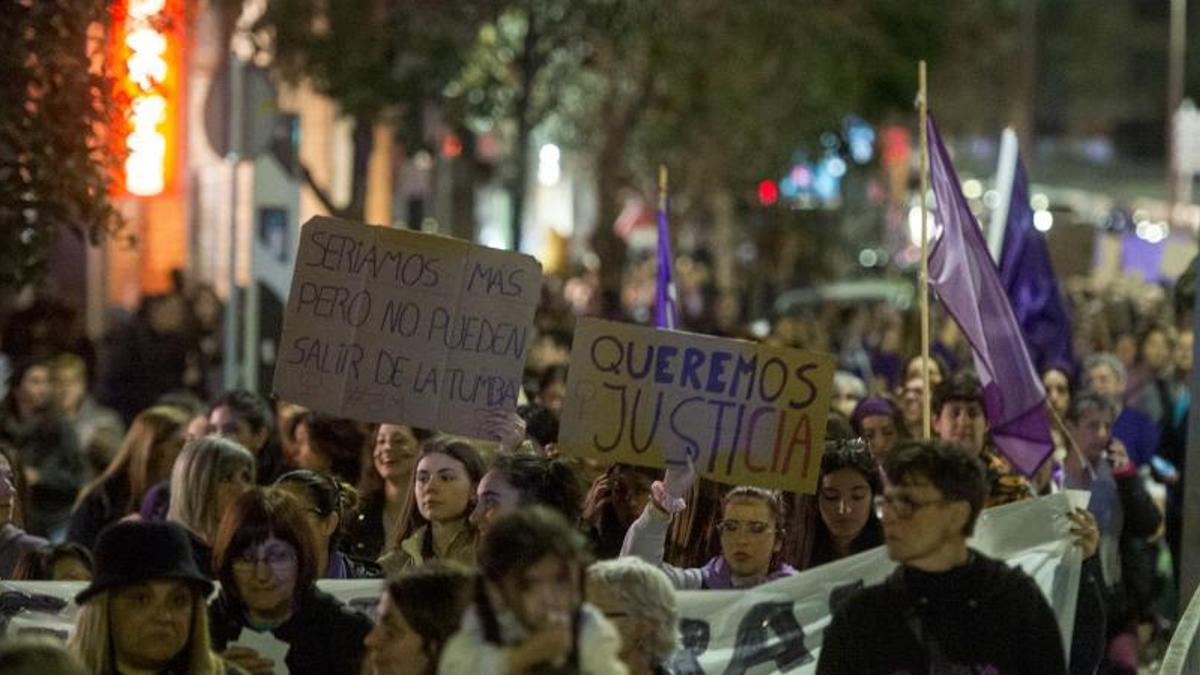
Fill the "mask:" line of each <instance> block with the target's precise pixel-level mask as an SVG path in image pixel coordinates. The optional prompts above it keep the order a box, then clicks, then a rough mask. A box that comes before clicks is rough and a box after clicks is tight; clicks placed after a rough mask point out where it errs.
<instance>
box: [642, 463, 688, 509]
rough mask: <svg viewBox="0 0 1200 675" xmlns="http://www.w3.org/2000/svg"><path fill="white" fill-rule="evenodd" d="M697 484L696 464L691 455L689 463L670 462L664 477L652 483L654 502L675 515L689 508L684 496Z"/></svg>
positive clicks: (651, 492) (651, 491)
mask: <svg viewBox="0 0 1200 675" xmlns="http://www.w3.org/2000/svg"><path fill="white" fill-rule="evenodd" d="M695 484H696V465H695V463H693V462H692V457H691V455H689V456H688V458H687V464H686V465H684V466H679V465H678V464H668V465H667V472H666V474H664V475H663V479H662V480H656V481H654V482H653V483H651V484H650V494H651V495H652V496H653V497H654V503H655V504H656V505H657V506H658V508H660V509H662V510H663V511H665V512H667V513H669V514H671V515H675V514H676V513H679V512H680V511H682V510H684V509H686V508H687V502H686V501H684V500H683V498H684V497H685V496H686V495H687V494H688V492H690V491H691V489H692V486H693V485H695Z"/></svg>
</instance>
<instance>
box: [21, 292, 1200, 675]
mask: <svg viewBox="0 0 1200 675" xmlns="http://www.w3.org/2000/svg"><path fill="white" fill-rule="evenodd" d="M549 286H550V288H551V290H547V292H546V299H545V300H544V302H543V303H542V306H541V308H540V309H539V313H538V316H537V319H536V324H537V325H536V328H537V330H538V334H539V337H538V338H537V339H535V340H533V341H532V342H531V344H532V348H531V352H530V356H529V362H528V372H527V374H526V377H525V387H524V389H525V390H524V391H523V392H522V396H521V405H520V406H519V408H518V410H517V411H516V413H513V414H509V415H505V416H501V419H498V422H497V429H498V431H497V433H496V439H495V440H493V441H489V442H483V441H476V440H472V439H466V438H461V437H456V436H451V435H448V434H444V433H440V432H439V431H437V430H431V429H418V428H413V427H410V426H406V425H403V424H368V423H364V422H361V421H358V420H352V419H343V418H338V417H335V416H331V415H328V414H324V413H322V412H319V411H310V410H305V409H304V408H303V407H301V406H299V405H297V404H295V403H292V402H288V401H282V400H271V399H269V398H266V397H264V396H262V395H260V394H258V393H255V392H252V391H247V390H242V389H235V390H231V391H225V392H215V391H209V390H207V388H206V387H205V386H199V383H200V382H201V380H196V381H189V380H188V375H187V374H188V372H190V369H189V366H188V358H187V357H186V354H187V349H183V354H184V358H183V361H182V362H181V364H182V365H183V367H182V368H180V369H178V372H176V373H175V376H174V377H172V378H168V377H165V374H164V373H163V372H161V371H159V372H156V373H153V375H154V377H153V378H150V379H154V380H155V381H154V382H153V383H151V382H148V381H146V380H145V379H139V377H140V375H139V374H138V373H137V372H131V371H130V370H129V368H130V365H129V361H130V359H145V358H150V357H152V356H153V355H154V354H156V353H159V352H162V351H163V350H167V349H168V348H171V349H174V348H175V347H178V345H176V344H175V342H174V341H173V340H159V339H160V338H163V336H164V335H165V334H168V333H169V332H170V331H169V330H168V328H167V326H168V324H170V325H175V326H179V325H184V324H188V323H189V322H193V321H195V319H181V318H180V317H179V313H180V312H181V311H183V310H181V309H180V307H179V306H176V305H175V304H174V303H173V302H168V301H164V305H162V306H155V307H150V308H148V309H147V316H148V318H147V320H145V321H143V322H140V323H139V324H138V327H137V328H136V329H124V330H125V332H127V333H129V335H126V336H125V337H119V336H118V337H115V338H113V340H110V341H107V342H106V343H105V345H102V346H101V349H100V350H99V352H98V353H97V352H92V351H88V350H87V349H81V348H79V345H78V343H77V342H73V341H71V340H64V339H52V337H53V336H44V339H43V338H36V337H35V338H29V339H26V340H24V341H20V340H18V341H15V342H12V343H11V344H4V345H0V348H3V349H4V350H5V354H6V355H7V357H8V361H9V363H10V364H11V367H10V368H9V372H10V377H9V386H8V391H7V394H6V396H5V397H4V400H3V405H2V410H0V579H11V580H41V581H82V582H86V583H87V586H86V587H85V588H84V590H83V591H81V592H80V593H79V594H78V595H77V596H76V597H75V602H76V603H77V605H78V607H79V611H78V614H77V619H76V624H75V627H74V630H73V631H72V633H71V636H70V640H69V642H68V643H66V645H65V646H63V645H58V644H55V643H54V642H53V641H50V642H46V641H38V640H29V639H24V638H15V637H14V638H12V639H9V640H8V641H5V642H0V664H9V663H12V664H15V665H13V666H12V669H11V671H10V669H9V666H8V665H5V666H4V672H63V673H74V672H87V673H122V674H126V675H128V674H132V673H176V672H178V673H251V674H253V675H258V674H265V673H271V672H273V669H274V668H275V666H276V665H277V664H276V663H275V662H274V661H275V660H278V659H282V660H283V664H279V665H286V667H287V668H288V669H289V670H290V672H293V673H360V672H372V673H376V674H377V675H385V674H390V673H434V672H441V673H481V674H482V673H568V672H581V673H610V672H611V673H624V672H629V673H670V672H689V671H687V669H686V668H683V667H681V666H680V663H681V662H680V661H679V660H678V659H679V655H680V654H681V649H683V646H682V645H681V643H680V638H679V634H678V622H679V613H678V608H677V605H676V592H677V591H679V590H705V589H747V588H751V587H754V586H757V585H759V584H763V583H767V582H770V581H772V580H776V579H781V578H786V577H789V576H792V575H795V574H797V573H799V572H801V571H804V570H808V569H813V568H815V567H818V566H821V565H825V564H827V563H830V562H833V561H837V560H841V559H843V558H846V557H848V556H852V555H854V554H856V553H859V552H862V551H866V550H869V549H872V548H876V547H879V546H886V549H887V553H888V555H889V557H890V558H891V559H892V560H894V561H896V562H897V563H898V564H899V567H898V568H897V571H896V572H895V573H894V574H893V575H892V576H891V577H889V579H888V581H887V582H885V583H884V584H882V585H880V586H877V587H870V588H867V589H865V590H863V591H861V592H859V593H857V594H855V595H854V596H852V597H851V598H850V599H848V600H846V601H845V602H842V603H840V606H839V607H838V608H836V609H837V611H836V612H835V614H834V617H833V620H832V623H831V624H830V625H829V627H828V629H827V630H826V631H825V633H824V637H823V647H822V650H821V653H820V660H819V663H818V666H817V669H818V672H820V673H892V672H939V673H941V672H1004V673H1039V674H1042V673H1049V674H1053V673H1066V672H1071V673H1096V672H1102V673H1136V672H1137V668H1138V665H1139V658H1140V657H1144V653H1145V650H1146V646H1147V643H1148V642H1151V641H1153V640H1154V639H1155V638H1158V637H1161V636H1162V635H1163V634H1165V631H1167V630H1168V629H1169V625H1170V621H1171V619H1172V613H1173V611H1174V609H1173V605H1172V604H1171V601H1172V592H1173V588H1174V583H1173V580H1172V579H1171V577H1170V574H1169V573H1164V572H1162V571H1160V570H1161V569H1163V568H1164V567H1165V568H1166V569H1170V566H1169V565H1167V566H1161V565H1159V564H1158V561H1159V560H1160V559H1162V560H1166V559H1168V558H1169V559H1170V560H1171V561H1172V562H1173V563H1174V566H1175V570H1176V573H1177V570H1178V564H1179V554H1180V549H1179V545H1180V543H1179V541H1180V528H1181V522H1182V515H1181V514H1182V484H1181V483H1182V476H1183V466H1182V463H1183V458H1184V455H1185V453H1184V451H1183V447H1184V435H1183V431H1184V430H1185V429H1186V422H1185V420H1186V415H1187V410H1188V407H1189V406H1188V403H1189V399H1188V393H1187V387H1186V383H1187V381H1188V378H1189V377H1190V372H1191V344H1192V343H1191V340H1192V335H1191V332H1190V328H1188V327H1187V326H1188V322H1187V317H1185V316H1184V315H1183V314H1182V313H1180V314H1179V315H1178V316H1175V317H1172V316H1171V314H1172V312H1170V311H1168V310H1169V309H1170V307H1169V304H1168V303H1165V296H1163V297H1160V298H1159V302H1158V303H1157V304H1156V303H1154V302H1149V303H1147V302H1136V303H1135V302H1128V303H1125V304H1123V305H1122V304H1121V303H1119V302H1118V303H1116V304H1118V305H1121V306H1122V307H1124V310H1123V311H1118V310H1116V309H1113V307H1111V306H1110V305H1111V304H1113V303H1114V302H1115V301H1113V300H1112V298H1105V297H1103V296H1096V297H1090V296H1086V294H1085V295H1084V296H1079V297H1076V309H1077V314H1078V315H1077V317H1076V321H1077V323H1076V325H1075V333H1076V336H1077V337H1079V336H1082V337H1080V339H1078V340H1076V344H1075V351H1076V353H1077V354H1078V355H1079V358H1078V359H1077V360H1075V361H1073V362H1067V361H1053V362H1045V363H1039V364H1038V368H1039V370H1040V371H1041V373H1042V378H1043V383H1044V385H1045V388H1046V391H1047V408H1046V414H1047V418H1048V419H1049V420H1051V423H1052V428H1053V431H1054V441H1055V450H1054V453H1053V455H1052V456H1051V458H1050V459H1049V460H1048V461H1047V462H1046V463H1045V464H1044V465H1043V466H1042V468H1041V469H1040V470H1039V471H1038V472H1037V473H1035V474H1034V475H1031V476H1022V475H1020V474H1019V473H1017V472H1016V471H1015V470H1014V469H1013V467H1012V466H1011V464H1010V463H1009V462H1008V461H1007V460H1006V459H1005V457H1004V455H1003V453H1002V452H1000V451H999V449H998V448H997V447H996V445H995V444H994V443H993V442H992V439H991V438H990V436H989V434H988V428H987V420H986V418H985V415H984V413H983V399H984V392H983V391H982V390H981V387H980V383H979V380H978V378H977V377H976V376H975V374H974V372H973V367H972V362H971V358H970V352H969V351H968V348H967V347H966V346H965V345H964V344H962V342H961V340H960V339H958V338H957V336H956V333H955V331H954V330H953V326H952V325H947V324H943V323H939V324H938V325H939V330H938V331H937V332H936V333H935V335H936V338H937V339H936V341H935V349H934V351H933V353H934V356H932V357H930V358H929V359H927V360H925V359H922V358H921V357H920V356H919V355H918V356H912V354H913V350H911V349H908V350H906V349H905V344H907V342H908V341H909V340H907V339H906V338H910V337H911V336H906V335H905V331H904V327H905V324H904V320H903V317H902V316H901V315H899V314H898V313H896V312H895V311H894V310H893V309H890V308H886V307H874V308H871V309H867V310H860V309H855V308H841V309H839V310H836V311H834V310H819V312H818V313H817V314H814V315H812V316H809V317H806V318H797V317H780V318H779V320H778V321H777V322H776V323H775V325H774V330H773V331H771V332H770V334H769V335H767V336H765V337H764V336H761V335H760V336H750V335H749V334H743V335H740V336H743V337H754V339H761V340H765V341H770V342H772V343H774V344H779V345H784V346H793V347H800V348H805V349H820V350H824V351H829V352H832V353H834V354H836V355H837V356H838V361H839V367H840V370H839V371H838V373H837V375H836V376H835V378H834V381H833V383H832V387H833V390H832V409H831V410H830V412H829V417H828V420H827V424H826V447H825V452H824V455H823V458H822V462H821V473H820V477H819V481H818V486H817V488H818V489H817V492H816V494H815V495H803V494H796V493H791V492H780V491H773V490H767V489H763V488H759V487H753V486H746V485H743V486H727V485H719V484H716V483H713V482H710V481H707V480H704V479H702V478H700V477H699V476H698V475H697V472H696V470H695V469H694V468H693V467H691V466H687V467H674V468H670V469H668V470H666V471H665V472H664V471H663V470H657V469H650V468H646V467H638V466H629V465H623V464H612V465H603V464H599V463H597V462H595V461H592V460H585V459H580V458H576V457H571V456H567V455H564V454H562V453H561V452H559V449H558V447H557V444H556V436H557V433H558V414H559V411H560V410H561V407H562V404H563V400H564V398H565V397H566V396H568V395H569V390H568V389H567V384H566V383H567V372H566V366H567V361H568V354H569V346H570V335H571V327H572V317H573V315H574V312H573V311H572V307H571V304H570V303H569V302H568V300H567V298H568V297H569V295H562V294H558V293H556V292H554V291H553V290H552V288H553V284H550V285H549ZM684 290H685V293H686V290H687V289H686V288H685V289H684ZM1097 303H1099V304H1097ZM693 304H695V303H693ZM185 307H186V305H185ZM830 312H833V313H830ZM839 312H840V314H839ZM860 312H875V313H876V315H877V316H878V318H879V320H878V321H874V322H869V321H860V320H857V319H856V318H854V317H856V316H858V313H860ZM210 313H211V312H210ZM1113 316H1121V317H1124V319H1123V321H1124V323H1122V322H1120V321H1116V320H1110V321H1102V320H1101V319H1102V318H1104V317H1108V318H1109V319H1111V318H1112V317H1113ZM838 317H840V318H838ZM1164 317H1166V320H1165V321H1164ZM842 319H847V320H842ZM1175 319H1177V320H1178V321H1176V320H1175ZM812 324H818V325H812ZM835 327H838V328H839V329H840V331H841V332H840V333H839V332H838V331H837V330H835ZM727 332H728V333H730V334H735V335H738V333H737V331H727ZM9 333H10V332H9V331H6V335H8V334H9ZM58 337H60V338H61V337H62V336H58ZM135 338H136V339H135ZM156 340H159V341H158V342H156ZM130 341H132V342H130ZM116 345H119V348H118V349H116V351H115V353H112V352H111V350H112V349H113V348H114V346H116ZM137 345H141V346H137ZM155 345H157V346H155ZM172 345H174V347H173V346H172ZM106 350H110V351H107V352H106ZM131 350H133V351H134V352H136V353H133V354H131V353H130V351H131ZM156 350H157V351H156ZM172 353H174V352H172ZM218 358H219V357H218ZM89 364H92V365H89ZM89 368H96V369H98V371H99V372H98V373H97V374H96V375H95V376H92V375H90V374H89V373H90V372H91V371H89ZM111 368H117V372H118V373H122V375H120V377H125V378H128V379H129V382H130V384H131V388H130V389H128V390H121V389H120V388H119V387H118V388H117V391H118V395H115V396H114V394H113V391H114V390H113V386H114V380H113V377H116V376H114V375H113V374H112V371H111V370H110V369H111ZM139 368H144V366H139ZM926 373H927V374H928V381H929V383H930V385H931V388H932V389H931V392H930V393H931V400H932V405H931V409H930V426H931V429H932V434H933V438H932V439H930V440H922V436H923V433H922V425H923V410H922V407H923V405H922V401H923V393H924V392H923V388H924V386H925V382H926ZM135 381H136V386H134V384H133V383H134V382H135ZM101 383H104V384H103V386H101ZM106 387H107V389H106ZM135 389H136V391H134V390H135ZM135 394H136V395H135ZM1062 489H1081V490H1087V491H1090V493H1091V497H1090V502H1089V504H1088V508H1087V509H1080V510H1076V511H1073V512H1071V513H1069V514H1064V515H1065V516H1066V517H1069V518H1070V522H1071V531H1072V536H1073V538H1074V542H1075V543H1076V544H1077V545H1078V546H1079V548H1080V549H1081V550H1082V553H1083V557H1084V563H1083V571H1082V574H1081V582H1080V589H1079V600H1078V603H1077V607H1076V611H1075V615H1076V620H1075V625H1074V630H1073V631H1072V640H1071V647H1070V649H1069V651H1068V653H1064V650H1063V648H1062V644H1063V642H1062V638H1061V637H1060V633H1059V629H1058V626H1057V623H1056V620H1055V616H1054V614H1053V612H1052V611H1051V609H1050V607H1049V605H1048V604H1047V602H1046V600H1045V598H1044V597H1043V596H1042V594H1041V592H1040V591H1039V590H1038V588H1037V587H1036V586H1035V585H1034V584H1033V582H1032V581H1031V580H1030V578H1029V577H1027V576H1025V575H1024V574H1023V573H1021V572H1020V571H1018V570H1013V569H1010V568H1009V567H1008V566H1007V565H1005V564H1004V563H1003V562H1001V561H997V560H993V559H990V558H988V557H987V556H985V555H983V554H981V553H979V552H978V551H975V550H974V549H972V548H970V547H969V546H968V544H967V540H968V537H969V536H970V535H971V533H972V530H973V527H974V524H975V522H976V520H977V518H978V517H979V514H980V512H981V511H982V510H984V509H988V508H993V507H996V506H1000V505H1003V504H1008V503H1012V502H1015V501H1019V500H1023V499H1029V498H1034V497H1037V496H1039V495H1045V494H1049V493H1052V492H1056V491H1059V490H1062ZM320 579H379V580H380V591H381V595H380V598H379V602H378V606H377V609H376V611H375V613H374V615H372V616H368V615H366V614H364V613H362V612H360V611H359V609H357V608H355V607H351V606H348V605H346V604H344V603H342V602H341V601H339V600H338V599H337V598H335V597H333V596H331V595H329V594H328V593H325V592H324V591H322V590H320V589H319V588H318V586H317V581H318V580H320ZM983 626H986V627H987V628H986V629H985V630H980V628H981V627H983ZM1014 636H1017V637H1014ZM265 643H270V644H274V643H281V644H282V645H283V651H281V652H278V653H269V651H268V650H266V649H265V648H263V646H262V645H263V644H265ZM867 645H869V648H868V647H866V646H867ZM64 649H65V652H66V653H60V652H61V651H62V650H64ZM31 664H32V665H31ZM39 664H40V665H39ZM52 664H58V665H52ZM1068 664H1069V665H1068ZM989 667H990V668H993V669H994V670H986V669H987V668H989ZM20 668H24V669H25V670H20ZM955 668H968V669H973V670H964V671H960V670H954V669H955Z"/></svg>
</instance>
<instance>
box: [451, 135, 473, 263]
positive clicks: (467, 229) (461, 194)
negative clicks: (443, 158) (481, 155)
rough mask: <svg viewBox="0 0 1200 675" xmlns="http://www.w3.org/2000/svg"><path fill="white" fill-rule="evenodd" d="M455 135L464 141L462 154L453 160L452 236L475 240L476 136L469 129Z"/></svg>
mask: <svg viewBox="0 0 1200 675" xmlns="http://www.w3.org/2000/svg"><path fill="white" fill-rule="evenodd" d="M455 133H457V134H458V137H459V138H460V139H462V144H463V151H462V154H461V155H459V156H458V157H456V158H455V159H453V160H451V165H450V173H451V175H452V176H453V177H452V178H451V181H452V184H451V187H450V191H451V198H450V199H451V204H450V235H451V236H453V237H457V238H459V239H463V240H466V241H474V240H475V176H476V173H477V167H476V164H475V135H474V134H472V133H471V132H470V131H469V130H467V129H458V130H457V131H456V132H455Z"/></svg>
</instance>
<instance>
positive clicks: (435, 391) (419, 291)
mask: <svg viewBox="0 0 1200 675" xmlns="http://www.w3.org/2000/svg"><path fill="white" fill-rule="evenodd" d="M541 285H542V268H541V265H540V264H539V263H538V262H537V260H535V259H534V258H532V257H531V256H527V255H523V254H520V253H512V252H508V251H499V250H496V249H490V248H486V247H483V246H476V245H473V244H469V243H467V242H465V241H461V240H458V239H449V238H446V237H439V236H434V235H427V234H421V233H418V232H412V231H407V230H396V229H391V228H385V227H370V226H366V225H362V224H360V223H351V222H347V221H343V220H337V219H334V218H322V217H317V218H313V219H311V220H309V221H308V222H307V223H305V224H304V227H303V228H301V231H300V251H299V254H298V255H297V258H296V269H295V272H294V273H293V275H292V288H291V293H290V294H289V296H288V302H287V312H286V313H285V315H284V324H283V335H282V337H281V338H280V355H279V360H278V365H277V366H276V369H275V383H274V384H275V393H276V394H277V395H278V396H280V397H282V398H284V399H288V400H291V401H296V402H298V403H302V404H304V405H306V406H309V407H311V408H314V409H316V410H320V411H323V412H327V413H330V414H335V415H341V416H344V417H351V418H354V419H357V420H365V421H371V422H392V423H400V424H409V425H413V426H417V427H424V428H431V429H438V430H440V431H446V432H450V433H457V434H462V435H467V436H475V437H479V438H488V437H489V436H490V433H489V429H490V428H491V425H490V424H489V419H491V418H494V415H495V412H496V411H504V410H508V411H511V410H514V409H515V408H516V405H517V392H518V391H519V389H518V388H519V387H520V383H521V371H522V369H523V368H524V365H525V356H526V353H527V351H528V349H529V345H530V343H531V338H532V337H533V336H532V330H533V329H532V325H531V324H532V321H533V313H534V309H535V307H536V305H537V301H538V297H539V295H540V293H541Z"/></svg>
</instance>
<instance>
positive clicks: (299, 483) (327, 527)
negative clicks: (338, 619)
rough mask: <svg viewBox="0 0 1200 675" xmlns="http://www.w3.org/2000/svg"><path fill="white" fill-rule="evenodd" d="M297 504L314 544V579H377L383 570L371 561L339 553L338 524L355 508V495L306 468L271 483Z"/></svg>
mask: <svg viewBox="0 0 1200 675" xmlns="http://www.w3.org/2000/svg"><path fill="white" fill-rule="evenodd" d="M275 487H277V488H279V489H281V490H284V491H286V492H288V493H289V494H291V495H292V496H293V497H295V498H296V500H297V501H299V502H300V506H301V507H302V508H303V509H304V515H305V516H306V517H307V518H308V524H309V525H311V526H312V531H313V537H314V540H315V542H316V544H317V577H318V578H321V579H378V578H379V577H381V576H383V569H382V568H381V567H380V566H379V565H378V564H377V563H376V562H375V561H373V560H361V559H359V558H353V557H351V556H348V555H346V554H345V553H343V552H342V551H340V550H339V548H340V544H341V541H342V529H343V527H342V525H343V524H344V523H347V522H350V520H351V519H352V518H353V517H354V512H355V511H356V510H357V509H358V492H357V491H355V489H354V488H352V487H350V486H349V485H346V484H345V483H343V482H341V481H340V480H338V479H337V478H334V477H333V476H330V475H329V474H326V473H317V472H316V471H309V470H307V469H299V470H297V471H289V472H288V473H285V474H283V475H282V476H280V477H279V478H278V479H277V480H276V481H275Z"/></svg>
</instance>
